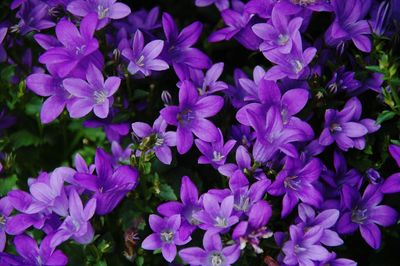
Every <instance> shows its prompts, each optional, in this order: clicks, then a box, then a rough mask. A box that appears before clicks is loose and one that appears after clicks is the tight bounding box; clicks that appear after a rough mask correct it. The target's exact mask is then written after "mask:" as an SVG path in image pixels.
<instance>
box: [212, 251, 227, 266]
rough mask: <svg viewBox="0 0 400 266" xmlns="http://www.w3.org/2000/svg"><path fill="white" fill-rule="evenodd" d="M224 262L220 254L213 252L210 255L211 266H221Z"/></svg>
mask: <svg viewBox="0 0 400 266" xmlns="http://www.w3.org/2000/svg"><path fill="white" fill-rule="evenodd" d="M223 262H224V259H223V258H222V255H221V254H220V253H214V254H212V255H211V265H212V266H221V265H222V263H223Z"/></svg>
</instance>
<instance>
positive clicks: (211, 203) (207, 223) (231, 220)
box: [193, 193, 239, 233]
mask: <svg viewBox="0 0 400 266" xmlns="http://www.w3.org/2000/svg"><path fill="white" fill-rule="evenodd" d="M203 207H204V210H201V211H199V212H197V213H195V214H194V215H193V217H194V218H195V219H196V220H198V221H199V222H200V224H199V227H200V228H201V229H203V230H207V231H212V232H214V233H218V232H227V231H228V230H229V228H230V227H231V226H232V225H234V224H236V223H237V222H238V221H239V218H238V217H237V216H236V215H234V214H233V208H234V197H233V196H228V197H226V198H224V199H223V200H222V202H221V204H219V203H218V201H217V198H216V197H215V196H213V195H212V194H208V193H207V194H205V195H204V196H203Z"/></svg>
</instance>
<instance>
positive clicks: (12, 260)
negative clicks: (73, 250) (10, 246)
mask: <svg viewBox="0 0 400 266" xmlns="http://www.w3.org/2000/svg"><path fill="white" fill-rule="evenodd" d="M50 240H51V235H49V236H46V237H45V238H44V239H43V240H42V242H41V243H40V247H38V245H37V243H36V240H35V239H33V238H32V237H30V236H28V235H18V236H16V237H15V239H14V245H15V249H16V250H17V252H18V254H19V256H15V255H11V254H7V253H0V264H1V265H29V266H31V265H32V266H33V265H46V266H52V265H54V266H63V265H67V263H68V258H67V256H65V255H64V253H62V252H61V251H60V250H55V249H54V248H53V247H51V246H50Z"/></svg>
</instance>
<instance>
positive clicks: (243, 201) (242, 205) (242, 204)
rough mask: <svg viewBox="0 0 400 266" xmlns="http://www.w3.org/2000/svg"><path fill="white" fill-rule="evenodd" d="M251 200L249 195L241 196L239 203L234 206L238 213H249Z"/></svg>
mask: <svg viewBox="0 0 400 266" xmlns="http://www.w3.org/2000/svg"><path fill="white" fill-rule="evenodd" d="M249 205H250V199H249V197H248V196H247V195H240V197H239V202H238V203H237V204H235V205H234V208H235V209H236V210H237V211H243V212H245V211H247V210H248V209H249Z"/></svg>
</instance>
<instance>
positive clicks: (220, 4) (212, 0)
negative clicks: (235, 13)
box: [195, 0, 229, 11]
mask: <svg viewBox="0 0 400 266" xmlns="http://www.w3.org/2000/svg"><path fill="white" fill-rule="evenodd" d="M195 3H196V6H199V7H205V6H209V5H212V4H215V6H216V7H217V8H218V10H219V11H222V10H224V9H227V8H229V0H196V2H195Z"/></svg>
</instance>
